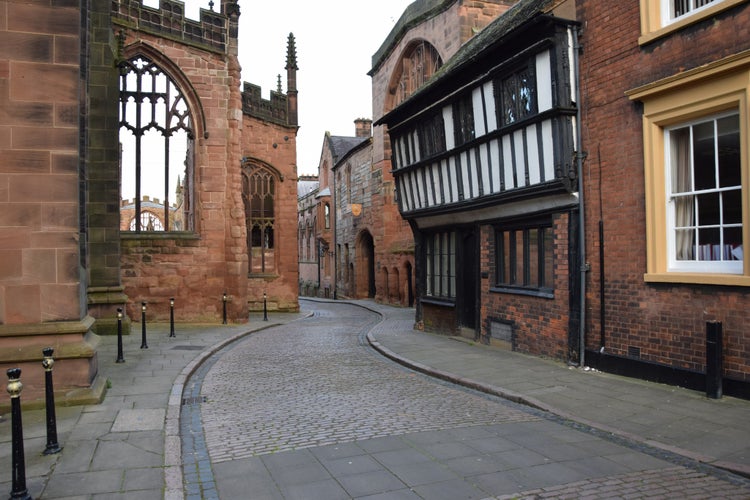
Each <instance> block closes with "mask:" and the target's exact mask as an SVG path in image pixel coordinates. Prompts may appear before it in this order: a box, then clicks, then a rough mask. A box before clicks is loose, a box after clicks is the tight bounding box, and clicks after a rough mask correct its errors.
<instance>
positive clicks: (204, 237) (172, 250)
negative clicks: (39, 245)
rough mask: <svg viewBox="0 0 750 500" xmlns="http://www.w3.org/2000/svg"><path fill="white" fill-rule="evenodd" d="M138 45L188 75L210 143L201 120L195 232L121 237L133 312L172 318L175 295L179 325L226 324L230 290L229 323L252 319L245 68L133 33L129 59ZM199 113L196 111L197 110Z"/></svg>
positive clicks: (198, 125) (124, 274)
mask: <svg viewBox="0 0 750 500" xmlns="http://www.w3.org/2000/svg"><path fill="white" fill-rule="evenodd" d="M136 42H137V43H143V44H148V45H151V46H154V47H158V51H159V52H162V53H163V54H164V56H165V58H167V59H168V60H169V61H171V63H173V64H175V65H176V66H177V67H179V69H180V70H181V71H182V72H183V73H184V76H185V78H186V79H187V80H188V81H189V83H190V85H191V86H192V87H193V88H194V89H195V92H196V94H197V96H198V98H199V99H200V103H201V105H202V109H203V113H204V115H205V123H206V130H205V132H207V133H208V137H207V138H206V137H205V136H204V130H203V129H202V128H201V123H202V122H201V120H199V119H196V120H195V122H196V123H195V124H194V125H195V126H196V128H197V129H198V130H197V131H196V132H197V133H196V147H195V150H196V159H195V179H194V180H195V193H194V199H195V205H196V206H195V212H196V220H195V233H194V234H192V235H186V236H185V237H174V236H173V235H169V234H155V235H154V234H148V235H140V236H139V235H135V234H129V235H128V234H127V233H123V244H122V281H123V285H124V286H125V293H126V294H127V295H128V297H129V299H130V303H129V307H128V311H127V312H128V314H129V315H130V317H131V318H133V319H135V320H139V319H140V303H141V302H142V301H146V302H148V304H150V305H149V308H148V310H149V313H148V314H149V317H155V318H158V319H166V318H168V311H169V309H168V301H169V297H175V302H176V305H175V316H176V319H177V320H178V321H186V320H191V321H200V320H211V321H216V320H220V319H221V315H222V300H221V298H222V294H223V293H224V291H226V292H227V294H228V297H229V301H228V303H229V306H228V316H229V318H230V320H233V321H246V320H247V282H246V275H247V254H246V242H245V226H244V208H243V204H242V199H241V177H240V163H241V153H240V150H239V137H240V130H241V123H240V122H241V120H240V117H241V103H240V98H239V86H240V82H239V66H238V65H237V64H236V61H232V60H229V59H231V58H228V57H226V56H223V55H221V54H216V53H212V52H208V51H204V50H201V49H198V48H195V47H191V46H187V45H182V44H180V43H177V42H173V41H170V40H166V39H155V38H154V37H152V36H150V35H147V34H143V33H137V32H132V31H130V30H128V31H127V41H126V54H127V50H128V47H130V46H131V44H133V43H136ZM233 89H237V90H236V91H234V90H233ZM183 91H184V89H183ZM193 104H195V103H193ZM193 111H194V113H197V108H195V107H194V108H193ZM196 116H197V115H196Z"/></svg>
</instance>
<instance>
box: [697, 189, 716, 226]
mask: <svg viewBox="0 0 750 500" xmlns="http://www.w3.org/2000/svg"><path fill="white" fill-rule="evenodd" d="M696 198H697V199H698V225H699V226H711V225H715V224H719V223H720V222H721V221H720V220H719V193H708V194H701V195H698V196H696Z"/></svg>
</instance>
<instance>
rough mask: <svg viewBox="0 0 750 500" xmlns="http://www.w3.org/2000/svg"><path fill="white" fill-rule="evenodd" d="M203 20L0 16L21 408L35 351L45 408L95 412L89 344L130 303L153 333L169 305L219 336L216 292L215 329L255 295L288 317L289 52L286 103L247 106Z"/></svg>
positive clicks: (6, 308)
mask: <svg viewBox="0 0 750 500" xmlns="http://www.w3.org/2000/svg"><path fill="white" fill-rule="evenodd" d="M218 8H219V10H218V11H213V10H212V9H211V10H206V9H202V10H201V13H200V19H199V20H192V19H187V18H185V16H184V5H183V4H182V3H181V2H179V1H169V0H165V1H163V2H161V5H160V8H158V9H157V8H151V7H147V6H144V5H142V3H141V2H140V1H138V0H121V1H116V2H98V3H97V2H81V3H80V4H78V3H76V4H75V5H71V6H58V5H54V6H52V5H47V6H45V5H43V4H28V3H27V2H17V1H14V0H3V1H0V14H1V15H0V41H2V43H0V47H2V48H0V113H2V116H3V119H2V121H0V151H1V152H2V159H1V160H0V212H2V214H3V215H2V217H0V253H1V254H2V255H3V257H4V258H3V259H2V260H3V262H4V263H5V265H4V266H3V267H2V270H1V271H0V363H2V364H3V365H4V366H8V367H9V366H20V367H21V368H22V369H24V368H27V367H29V370H28V373H26V370H24V385H26V387H27V389H26V390H25V391H24V392H25V399H26V400H27V401H33V400H34V399H35V398H38V397H39V396H40V395H42V394H43V382H41V381H42V380H43V376H42V375H41V373H43V372H42V371H41V370H38V369H33V368H32V367H34V368H36V367H37V366H38V365H39V363H40V360H41V357H42V354H41V349H42V347H45V346H46V345H53V346H55V358H56V360H57V362H56V364H55V372H56V375H55V376H56V381H55V385H56V389H57V390H58V392H60V394H61V399H63V398H64V399H65V400H66V401H68V402H73V401H91V400H96V399H98V398H99V397H101V394H102V391H103V388H104V384H103V381H102V380H101V379H100V378H99V377H98V376H97V372H98V370H97V362H96V335H97V334H108V333H114V331H115V326H116V322H117V320H116V312H117V309H118V308H121V309H123V310H124V314H125V318H124V320H125V326H126V328H127V327H128V326H129V320H128V318H129V317H133V318H134V319H138V318H140V303H141V302H146V303H147V308H148V318H149V319H154V320H164V319H167V318H168V317H169V299H170V297H174V298H175V316H176V318H177V321H218V320H220V319H221V317H222V309H223V296H224V294H226V296H227V306H228V307H227V310H228V311H227V312H228V317H229V319H230V321H233V322H244V321H247V319H248V312H249V311H251V310H258V311H259V310H262V308H263V297H264V294H265V295H266V296H267V306H268V308H269V309H270V310H297V309H298V307H299V306H298V303H297V283H298V267H297V260H298V257H297V241H296V239H297V234H296V230H295V227H294V225H293V224H283V223H281V221H284V220H295V219H296V213H297V207H296V198H297V173H296V132H297V88H296V71H297V67H296V48H295V43H294V38H293V36H292V35H291V34H290V36H289V39H288V40H287V58H286V74H287V93H286V94H285V93H283V92H282V91H281V88H280V87H281V85H280V84H279V88H277V89H275V90H274V91H272V92H271V96H270V99H263V98H261V96H260V88H259V87H257V86H255V85H251V84H248V83H245V84H244V85H242V82H241V78H240V67H239V63H238V60H237V50H238V46H237V44H238V36H239V33H238V24H237V21H238V17H239V15H240V12H239V6H238V4H237V3H236V2H235V1H232V0H224V1H222V2H220V5H219V6H218ZM281 63H283V62H282V61H280V65H281ZM137 109H140V111H136V110H137ZM149 141H157V142H149ZM158 141H161V142H158ZM154 144H158V147H155V146H154ZM153 172H157V174H158V175H157V176H155V177H152V176H151V174H152V173H153ZM152 216H153V217H152ZM125 219H127V221H125ZM123 221H125V222H123ZM123 223H124V224H125V225H126V226H127V227H123V226H121V224H123ZM126 332H127V329H126Z"/></svg>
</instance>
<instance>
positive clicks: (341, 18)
mask: <svg viewBox="0 0 750 500" xmlns="http://www.w3.org/2000/svg"><path fill="white" fill-rule="evenodd" d="M155 1H156V0H145V1H144V3H145V4H146V5H155V4H154V2H155ZM220 1H221V0H214V3H215V5H216V6H215V7H214V9H216V10H218V8H219V7H218V5H219V4H220ZM412 1H413V0H375V1H372V0H369V1H362V0H319V1H315V0H286V1H284V2H271V1H268V0H264V1H254V0H240V1H239V4H240V32H239V44H240V49H239V59H240V64H241V65H242V80H243V81H247V82H250V83H253V84H255V85H260V86H261V89H262V96H263V98H264V99H268V98H269V96H270V92H271V90H275V89H276V86H277V82H278V80H277V76H278V75H281V86H282V91H283V92H286V91H287V88H286V70H285V69H284V67H285V65H286V49H287V37H288V36H289V33H293V34H294V37H295V40H296V46H297V66H298V68H299V70H298V72H297V90H298V91H299V125H300V129H299V132H298V134H297V165H298V173H299V174H317V173H318V172H317V169H318V161H319V160H320V153H321V147H322V145H323V136H324V134H325V132H326V131H328V132H330V133H331V134H332V135H343V136H353V135H354V120H355V119H356V118H372V86H371V79H370V77H369V76H368V75H367V72H368V71H370V69H371V68H372V66H371V64H372V55H373V54H374V53H375V51H376V50H377V49H378V48H379V47H380V45H381V43H382V42H383V41H384V40H385V37H386V36H387V35H388V33H390V31H391V29H392V28H393V26H394V25H395V24H396V22H397V21H398V19H399V18H400V17H401V14H402V13H403V12H404V10H405V9H406V7H408V6H409V4H411V3H412ZM201 7H203V8H205V9H207V8H208V0H205V1H202V0H200V1H199V0H186V2H185V10H186V15H187V17H190V18H192V19H197V18H198V12H199V9H200V8H201Z"/></svg>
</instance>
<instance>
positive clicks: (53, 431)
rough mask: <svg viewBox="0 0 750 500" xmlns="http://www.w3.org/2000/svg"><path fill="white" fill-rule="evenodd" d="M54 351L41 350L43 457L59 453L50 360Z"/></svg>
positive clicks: (52, 360)
mask: <svg viewBox="0 0 750 500" xmlns="http://www.w3.org/2000/svg"><path fill="white" fill-rule="evenodd" d="M54 352H55V351H54V349H52V348H51V347H45V348H44V349H42V354H44V358H42V366H43V367H44V395H45V405H46V409H47V447H46V448H44V452H43V454H44V455H52V454H54V453H60V450H62V448H60V444H59V443H58V442H57V418H56V417H55V390H54V388H53V386H52V366H53V365H54V364H55V360H54V359H53V358H52V353H54Z"/></svg>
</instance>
